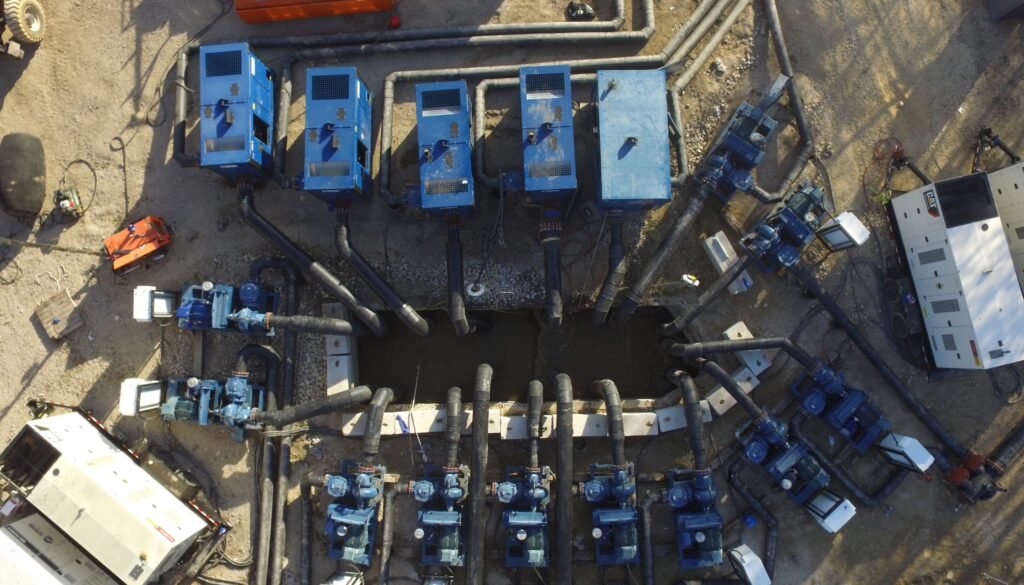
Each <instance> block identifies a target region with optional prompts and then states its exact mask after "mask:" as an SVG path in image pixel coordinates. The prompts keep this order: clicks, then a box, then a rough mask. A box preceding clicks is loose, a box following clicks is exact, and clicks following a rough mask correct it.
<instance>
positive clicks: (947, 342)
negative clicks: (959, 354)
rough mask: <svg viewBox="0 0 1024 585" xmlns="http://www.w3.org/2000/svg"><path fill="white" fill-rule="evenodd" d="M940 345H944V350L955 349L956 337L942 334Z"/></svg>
mask: <svg viewBox="0 0 1024 585" xmlns="http://www.w3.org/2000/svg"><path fill="white" fill-rule="evenodd" d="M942 347H944V348H945V349H946V351H956V338H955V337H953V336H952V335H950V334H948V333H946V334H945V335H943V336H942Z"/></svg>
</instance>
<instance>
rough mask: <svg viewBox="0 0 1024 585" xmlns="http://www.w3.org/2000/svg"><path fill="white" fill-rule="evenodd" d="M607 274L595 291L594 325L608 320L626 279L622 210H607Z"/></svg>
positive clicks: (592, 318) (592, 320)
mask: <svg viewBox="0 0 1024 585" xmlns="http://www.w3.org/2000/svg"><path fill="white" fill-rule="evenodd" d="M608 229H609V237H610V239H609V241H608V274H606V275H605V277H604V284H602V285H601V291H600V292H598V293H597V300H596V301H594V314H593V316H592V317H591V322H592V323H593V324H594V325H604V322H605V321H607V320H608V311H611V309H612V304H614V303H615V297H616V296H618V294H619V289H621V288H622V283H623V282H624V281H625V280H626V247H625V245H624V244H623V243H622V211H619V210H614V211H609V212H608Z"/></svg>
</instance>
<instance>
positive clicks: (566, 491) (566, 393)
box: [555, 374, 573, 585]
mask: <svg viewBox="0 0 1024 585" xmlns="http://www.w3.org/2000/svg"><path fill="white" fill-rule="evenodd" d="M555 403H556V409H557V410H556V415H555V419H556V420H555V425H556V427H557V433H556V438H557V440H558V458H557V460H556V466H557V469H558V471H557V475H556V476H555V523H556V525H557V527H558V530H557V531H556V533H555V563H556V567H555V571H556V574H557V575H558V579H557V582H558V583H559V585H572V504H573V501H572V483H573V460H572V459H573V451H572V411H573V408H572V381H571V380H570V379H569V376H567V375H565V374H558V375H557V376H555Z"/></svg>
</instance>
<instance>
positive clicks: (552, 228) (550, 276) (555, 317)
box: [540, 220, 562, 328]
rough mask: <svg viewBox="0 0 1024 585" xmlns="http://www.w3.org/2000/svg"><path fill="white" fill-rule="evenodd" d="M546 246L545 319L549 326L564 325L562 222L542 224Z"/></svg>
mask: <svg viewBox="0 0 1024 585" xmlns="http://www.w3.org/2000/svg"><path fill="white" fill-rule="evenodd" d="M540 241H541V246H542V247H543V248H544V293H545V301H544V320H545V321H546V322H547V324H548V326H549V327H554V328H558V327H561V326H562V222H560V221H558V220H547V221H545V222H544V223H542V224H541V232H540Z"/></svg>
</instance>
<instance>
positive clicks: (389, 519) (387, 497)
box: [377, 488, 396, 585]
mask: <svg viewBox="0 0 1024 585" xmlns="http://www.w3.org/2000/svg"><path fill="white" fill-rule="evenodd" d="M395 495H396V492H395V489H394V488H389V489H388V490H387V491H386V492H384V519H383V521H382V522H383V524H384V526H383V527H382V531H383V532H384V535H383V536H382V537H381V541H380V578H379V579H377V582H378V583H379V585H388V583H389V582H390V581H391V549H392V548H393V547H394V542H395Z"/></svg>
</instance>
